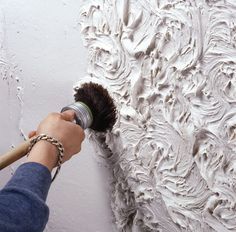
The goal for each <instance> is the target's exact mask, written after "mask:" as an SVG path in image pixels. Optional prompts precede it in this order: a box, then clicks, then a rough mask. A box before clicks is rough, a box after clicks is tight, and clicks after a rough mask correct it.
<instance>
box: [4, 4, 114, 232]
mask: <svg viewBox="0 0 236 232" xmlns="http://www.w3.org/2000/svg"><path fill="white" fill-rule="evenodd" d="M81 2H82V1H75V0H74V1H73V0H70V1H66V0H64V1H58V0H51V1H46V0H37V1H35V0H31V1H30V0H28V1H26V0H21V1H19V0H11V1H9V0H0V8H1V10H0V19H1V22H0V43H1V48H0V58H1V59H0V107H1V114H0V129H1V131H0V136H1V139H0V153H4V152H5V151H7V150H8V149H10V147H11V146H16V145H17V144H18V143H19V142H21V141H22V140H23V138H24V137H26V136H27V134H28V132H29V131H30V130H33V129H35V128H36V126H37V125H38V123H39V122H40V120H41V119H43V118H44V117H45V116H46V115H47V114H48V113H49V112H53V111H54V112H58V111H60V110H61V108H62V107H63V106H65V105H68V104H70V103H71V102H73V85H74V84H75V83H76V82H77V81H80V80H82V79H83V77H84V76H85V75H86V64H87V53H86V49H85V48H84V47H83V44H82V41H81V38H80V27H79V12H80V4H81ZM97 160H98V159H97V158H96V153H95V151H94V149H93V148H92V145H91V144H90V143H89V142H88V140H85V142H84V144H83V146H82V151H81V152H80V154H79V155H77V156H76V157H74V158H73V159H72V160H71V161H69V162H67V163H66V164H64V165H63V167H62V170H61V173H60V175H59V176H58V178H57V179H56V181H55V183H53V185H52V187H51V189H50V192H49V196H48V205H49V207H50V219H49V222H48V225H47V227H46V230H45V231H47V232H64V231H70V232H77V231H86V232H90V231H91V232H94V231H97V232H98V231H102V232H106V231H107V232H110V231H114V228H113V223H112V212H111V209H110V198H109V196H110V194H109V181H110V177H109V176H110V174H109V171H108V170H107V169H106V167H104V166H102V165H100V164H99V163H98V162H97ZM22 162H23V160H21V161H19V162H17V163H15V164H13V165H12V166H11V167H8V168H6V169H5V170H3V171H1V173H0V176H1V178H0V186H1V187H3V186H4V184H5V183H6V182H7V180H8V179H9V178H10V176H11V174H12V173H14V170H15V169H16V168H17V166H18V165H19V164H20V163H22Z"/></svg>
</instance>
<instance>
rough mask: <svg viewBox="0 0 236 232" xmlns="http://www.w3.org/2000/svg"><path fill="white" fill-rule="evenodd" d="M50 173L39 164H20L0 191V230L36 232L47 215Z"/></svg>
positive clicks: (7, 231)
mask: <svg viewBox="0 0 236 232" xmlns="http://www.w3.org/2000/svg"><path fill="white" fill-rule="evenodd" d="M50 184H51V173H50V171H49V170H48V169H47V168H46V167H45V166H43V165H41V164H38V163H34V162H30V163H25V164H22V165H21V166H20V167H19V168H18V169H17V170H16V172H15V173H14V175H13V176H12V178H11V179H10V181H9V182H8V183H7V184H6V186H5V187H4V188H3V189H2V190H1V191H0V231H4V232H27V231H28V232H40V231H43V230H44V228H45V226H46V223H47V221H48V216H49V208H48V206H47V205H46V203H45V201H46V198H47V194H48V190H49V187H50Z"/></svg>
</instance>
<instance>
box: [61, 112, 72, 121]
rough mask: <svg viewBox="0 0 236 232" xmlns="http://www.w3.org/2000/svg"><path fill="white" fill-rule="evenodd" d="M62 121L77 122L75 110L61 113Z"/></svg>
mask: <svg viewBox="0 0 236 232" xmlns="http://www.w3.org/2000/svg"><path fill="white" fill-rule="evenodd" d="M61 116H62V119H64V120H66V121H70V122H73V121H74V120H75V112H74V111H73V110H67V111H64V112H62V113H61Z"/></svg>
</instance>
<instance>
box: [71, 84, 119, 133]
mask: <svg viewBox="0 0 236 232" xmlns="http://www.w3.org/2000/svg"><path fill="white" fill-rule="evenodd" d="M74 96H75V101H81V102H83V103H85V104H86V105H87V106H88V107H89V109H90V110H91V112H92V115H93V123H92V125H91V126H90V128H91V129H93V130H96V131H100V132H105V131H107V130H111V129H112V127H113V126H114V124H115V122H116V107H115V105H114V102H113V100H112V98H111V97H110V95H109V93H108V91H107V90H106V89H104V88H103V87H102V86H101V85H99V84H96V83H92V82H90V83H85V84H83V85H82V86H81V87H80V88H78V89H76V93H75V95H74Z"/></svg>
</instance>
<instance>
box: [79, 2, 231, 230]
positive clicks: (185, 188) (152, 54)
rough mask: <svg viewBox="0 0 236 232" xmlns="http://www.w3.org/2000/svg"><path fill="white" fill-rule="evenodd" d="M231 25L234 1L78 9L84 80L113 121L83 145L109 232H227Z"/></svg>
mask: <svg viewBox="0 0 236 232" xmlns="http://www.w3.org/2000/svg"><path fill="white" fill-rule="evenodd" d="M235 15H236V2H235V0H207V1H205V0H188V1H181V0H91V1H86V2H85V4H84V6H83V7H82V12H81V25H82V32H83V37H84V41H85V43H86V45H87V47H88V50H89V66H88V72H89V74H90V75H91V77H92V78H93V79H99V80H102V81H104V82H106V83H108V85H110V91H111V92H113V95H114V97H115V100H116V103H117V106H118V109H119V112H120V115H119V119H118V122H117V124H116V126H115V128H114V130H113V131H112V133H110V134H107V135H106V137H104V136H103V135H99V134H97V135H94V134H92V135H91V136H92V139H93V140H94V142H95V144H97V148H98V149H100V150H101V151H100V154H101V156H103V157H106V158H107V160H108V162H109V164H110V166H111V169H112V170H113V178H114V182H113V183H114V184H113V191H112V201H111V205H112V209H113V213H114V215H115V218H116V223H117V225H118V228H119V231H141V232H143V231H165V232H170V231H171V232H174V231H198V232H200V231H202V232H205V231H218V232H223V231H236V188H235V185H236V179H235V174H236V150H235V148H236V132H235V128H236V75H235V73H236V37H235V32H236V16H235ZM104 140H105V141H106V144H107V146H106V145H105V143H104Z"/></svg>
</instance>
